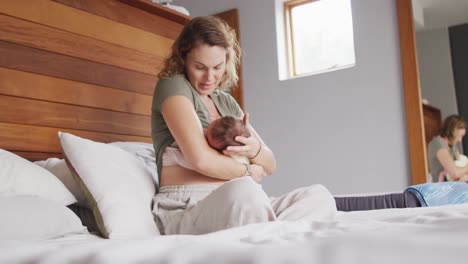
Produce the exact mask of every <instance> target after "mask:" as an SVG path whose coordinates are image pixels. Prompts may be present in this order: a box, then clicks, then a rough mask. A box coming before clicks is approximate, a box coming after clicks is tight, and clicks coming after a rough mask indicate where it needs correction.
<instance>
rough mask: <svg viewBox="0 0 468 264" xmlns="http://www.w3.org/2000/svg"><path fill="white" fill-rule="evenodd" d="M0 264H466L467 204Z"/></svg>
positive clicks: (96, 245)
mask: <svg viewBox="0 0 468 264" xmlns="http://www.w3.org/2000/svg"><path fill="white" fill-rule="evenodd" d="M0 263H177V264H179V263H266V264H272V263H321V264H328V263H330V264H332V263H333V264H335V263H360V264H362V263H391V264H397V263H398V264H401V263H425V264H427V263H437V264H448V263H468V204H463V205H454V206H444V207H431V208H407V209H386V210H374V211H361V212H349V213H344V212H343V213H339V215H338V216H337V219H336V221H332V222H313V223H305V222H270V223H262V224H254V225H248V226H244V227H240V228H234V229H229V230H224V231H220V232H216V233H212V234H208V235H202V236H182V235H180V236H160V237H154V238H153V239H145V240H131V241H130V240H105V239H102V238H98V237H96V236H92V235H76V236H69V237H65V238H60V239H54V240H48V241H36V242H31V241H30V242H25V241H0Z"/></svg>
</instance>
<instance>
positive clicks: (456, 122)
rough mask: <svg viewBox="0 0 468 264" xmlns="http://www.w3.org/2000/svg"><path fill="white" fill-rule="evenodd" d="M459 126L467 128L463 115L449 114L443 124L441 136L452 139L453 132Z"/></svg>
mask: <svg viewBox="0 0 468 264" xmlns="http://www.w3.org/2000/svg"><path fill="white" fill-rule="evenodd" d="M458 128H466V122H465V120H464V119H463V117H461V116H459V115H451V116H448V117H447V118H445V120H444V123H443V124H442V129H441V130H440V136H441V137H444V138H448V139H449V140H452V139H453V137H454V135H453V132H454V131H455V129H458Z"/></svg>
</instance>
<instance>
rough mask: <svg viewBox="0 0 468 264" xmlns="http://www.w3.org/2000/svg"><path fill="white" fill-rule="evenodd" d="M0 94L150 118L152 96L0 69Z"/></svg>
mask: <svg viewBox="0 0 468 264" xmlns="http://www.w3.org/2000/svg"><path fill="white" fill-rule="evenodd" d="M0 94H3V95H12V96H18V97H25V98H31V99H40V100H44V101H50V102H57V103H66V104H72V105H80V106H88V107H94V108H99V109H105V110H113V111H119V112H127V113H133V114H140V115H147V116H149V115H151V102H152V96H150V95H144V94H139V93H135V92H127V91H122V90H118V89H113V88H107V87H104V86H97V85H91V84H86V83H80V82H75V81H69V80H64V79H58V78H54V77H48V76H44V75H39V74H34V73H28V72H22V71H16V70H10V69H6V68H1V67H0Z"/></svg>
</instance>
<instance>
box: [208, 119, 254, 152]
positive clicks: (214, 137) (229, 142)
mask: <svg viewBox="0 0 468 264" xmlns="http://www.w3.org/2000/svg"><path fill="white" fill-rule="evenodd" d="M237 136H242V137H250V131H249V129H248V128H247V127H246V126H245V124H244V122H242V120H240V119H237V118H235V117H232V116H225V117H221V118H218V119H216V120H215V121H213V122H211V124H210V126H209V127H208V128H207V129H206V140H207V141H208V144H210V146H211V147H212V148H214V149H216V150H218V151H223V150H224V149H225V148H226V147H227V146H241V145H242V143H239V142H237V141H236V140H235V138H236V137H237Z"/></svg>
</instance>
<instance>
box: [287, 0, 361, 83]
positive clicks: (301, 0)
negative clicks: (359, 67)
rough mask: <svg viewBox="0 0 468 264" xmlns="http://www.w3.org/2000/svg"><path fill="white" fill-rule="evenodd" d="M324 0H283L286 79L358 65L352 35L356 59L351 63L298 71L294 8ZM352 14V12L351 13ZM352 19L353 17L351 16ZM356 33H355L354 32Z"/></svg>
mask: <svg viewBox="0 0 468 264" xmlns="http://www.w3.org/2000/svg"><path fill="white" fill-rule="evenodd" d="M320 1H322V0H285V1H284V2H283V17H284V18H283V22H284V37H285V39H284V45H285V49H286V52H285V53H284V54H285V55H284V58H285V59H286V64H287V65H286V66H285V67H284V73H283V74H285V75H286V76H285V77H286V79H289V78H300V77H304V76H310V75H316V74H321V73H325V72H330V71H335V70H342V69H346V68H349V67H354V66H355V65H356V51H355V43H354V36H352V38H353V39H352V42H353V43H352V45H353V49H354V50H353V57H354V60H353V62H352V63H350V64H341V65H336V66H333V67H331V68H323V69H320V70H317V71H308V72H305V71H304V72H298V69H297V67H298V66H297V61H296V52H297V51H296V49H295V44H296V43H295V42H294V41H295V40H294V32H293V31H294V30H293V29H294V23H293V17H292V9H293V8H296V7H299V6H302V5H306V4H310V3H314V2H320ZM349 3H350V4H351V0H349ZM351 16H352V14H351ZM351 19H352V18H351ZM351 23H352V30H353V31H354V23H353V21H352V20H351ZM353 35H354V33H353Z"/></svg>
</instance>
